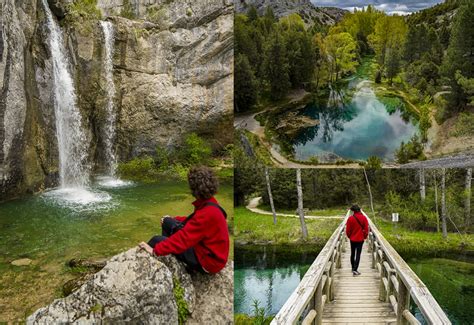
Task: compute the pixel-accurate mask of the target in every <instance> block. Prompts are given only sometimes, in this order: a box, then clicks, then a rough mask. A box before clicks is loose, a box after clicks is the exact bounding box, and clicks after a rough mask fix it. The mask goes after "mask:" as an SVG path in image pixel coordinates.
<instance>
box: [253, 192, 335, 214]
mask: <svg viewBox="0 0 474 325" xmlns="http://www.w3.org/2000/svg"><path fill="white" fill-rule="evenodd" d="M261 200H262V197H261V196H259V197H256V198H253V199H251V200H250V202H249V204H248V205H247V206H246V208H247V209H248V210H250V211H252V212H254V213H258V214H265V215H272V213H271V212H269V211H265V210H262V209H259V208H258V205H259V204H260V201H261ZM276 215H277V216H280V217H293V218H299V216H298V215H296V214H289V213H279V212H277V213H276ZM304 217H305V218H306V219H342V218H344V216H309V215H308V216H304Z"/></svg>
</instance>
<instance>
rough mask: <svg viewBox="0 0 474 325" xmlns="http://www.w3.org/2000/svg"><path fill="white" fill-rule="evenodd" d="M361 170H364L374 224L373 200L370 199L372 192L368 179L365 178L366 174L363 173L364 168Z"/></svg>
mask: <svg viewBox="0 0 474 325" xmlns="http://www.w3.org/2000/svg"><path fill="white" fill-rule="evenodd" d="M363 170H364V176H365V180H366V182H367V188H368V189H369V198H370V209H371V210H372V217H373V218H374V222H375V211H374V200H373V199H372V190H371V189H370V183H369V178H368V177H367V172H366V171H365V168H363Z"/></svg>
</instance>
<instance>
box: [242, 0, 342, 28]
mask: <svg viewBox="0 0 474 325" xmlns="http://www.w3.org/2000/svg"><path fill="white" fill-rule="evenodd" d="M252 5H253V6H255V8H256V9H257V11H258V13H259V14H263V13H264V12H265V10H266V8H267V7H269V6H271V8H272V10H273V12H274V13H275V16H277V17H278V18H280V17H285V16H288V15H290V14H292V13H297V14H299V15H300V16H301V18H303V21H304V22H305V24H306V25H307V26H310V25H313V24H315V23H318V24H320V25H334V24H335V23H337V22H338V21H340V20H341V19H342V17H343V16H344V15H345V14H346V13H347V12H348V11H347V10H344V9H340V8H335V7H316V6H315V5H314V4H312V3H311V1H310V0H272V1H270V0H236V1H235V11H236V12H238V13H246V12H247V10H248V9H249V7H250V6H252Z"/></svg>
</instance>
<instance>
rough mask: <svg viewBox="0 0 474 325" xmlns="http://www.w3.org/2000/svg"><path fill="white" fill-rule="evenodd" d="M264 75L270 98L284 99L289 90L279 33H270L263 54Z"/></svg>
mask: <svg viewBox="0 0 474 325" xmlns="http://www.w3.org/2000/svg"><path fill="white" fill-rule="evenodd" d="M264 65H265V68H264V69H265V75H266V77H267V79H268V82H269V83H270V97H271V98H272V99H274V100H278V99H281V98H284V97H285V96H286V94H287V93H288V90H289V89H290V78H289V74H288V71H289V66H288V59H287V57H286V49H285V44H284V43H283V39H282V36H281V35H280V33H279V31H276V32H274V33H272V35H271V37H270V41H269V44H268V46H267V50H266V52H265V63H264Z"/></svg>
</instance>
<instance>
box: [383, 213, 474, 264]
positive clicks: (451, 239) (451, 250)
mask: <svg viewBox="0 0 474 325" xmlns="http://www.w3.org/2000/svg"><path fill="white" fill-rule="evenodd" d="M377 227H378V228H379V230H380V231H381V232H382V234H383V235H384V236H385V238H386V239H387V240H388V241H389V243H390V244H391V245H392V246H393V247H394V248H395V249H396V250H397V252H398V253H399V254H400V255H401V256H402V257H403V258H405V259H406V258H412V257H449V255H465V254H467V255H474V252H473V249H474V235H473V234H464V235H460V234H459V233H448V238H447V240H444V239H443V237H442V235H441V233H437V232H427V231H421V230H418V231H415V230H408V229H406V228H404V227H403V226H402V225H400V224H399V225H393V224H392V223H391V222H389V221H386V220H382V219H379V220H378V221H377Z"/></svg>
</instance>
